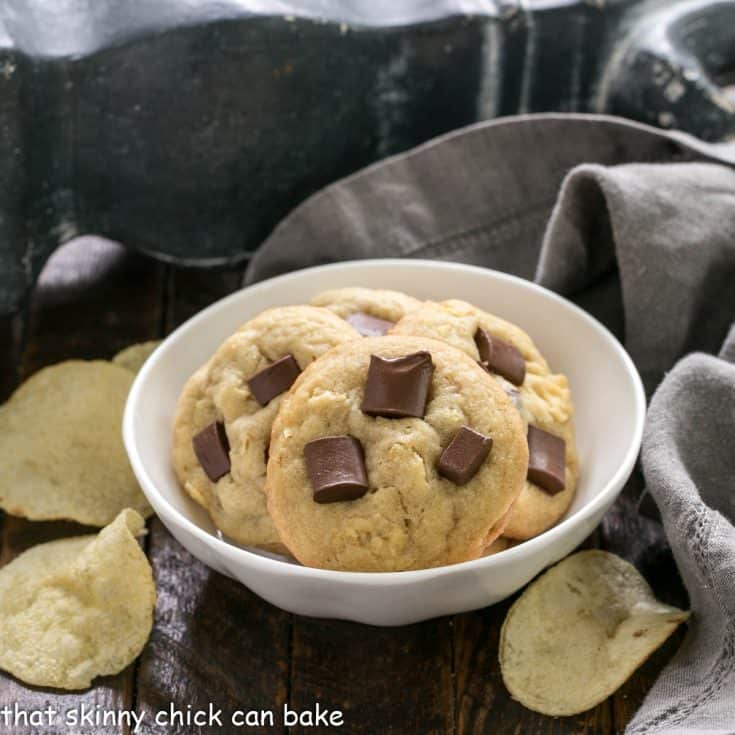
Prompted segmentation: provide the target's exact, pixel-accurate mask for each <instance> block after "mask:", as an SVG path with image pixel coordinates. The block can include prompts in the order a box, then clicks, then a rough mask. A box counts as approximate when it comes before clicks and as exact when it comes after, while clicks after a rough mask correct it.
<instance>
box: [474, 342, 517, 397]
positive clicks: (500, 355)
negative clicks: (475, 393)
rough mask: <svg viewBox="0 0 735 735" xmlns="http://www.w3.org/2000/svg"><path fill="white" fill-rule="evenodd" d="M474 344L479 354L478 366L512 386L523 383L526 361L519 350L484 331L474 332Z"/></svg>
mask: <svg viewBox="0 0 735 735" xmlns="http://www.w3.org/2000/svg"><path fill="white" fill-rule="evenodd" d="M475 344H476V345H477V350H478V352H479V353H480V364H481V365H482V366H483V367H484V368H485V369H486V370H488V371H490V372H492V373H497V374H498V375H501V376H502V377H504V378H505V379H506V380H508V381H510V382H511V383H513V384H514V385H521V383H523V379H524V378H525V377H526V361H525V360H524V359H523V355H522V354H521V352H520V350H518V349H517V348H515V347H513V345H511V344H509V343H508V342H503V340H502V339H498V338H497V337H493V336H492V335H491V334H490V333H489V332H487V331H486V330H484V329H478V330H477V331H476V332H475Z"/></svg>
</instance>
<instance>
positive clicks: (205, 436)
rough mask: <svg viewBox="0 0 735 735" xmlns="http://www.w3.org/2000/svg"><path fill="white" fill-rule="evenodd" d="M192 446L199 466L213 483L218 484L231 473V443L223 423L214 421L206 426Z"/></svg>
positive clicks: (193, 440) (195, 438) (194, 439)
mask: <svg viewBox="0 0 735 735" xmlns="http://www.w3.org/2000/svg"><path fill="white" fill-rule="evenodd" d="M191 444H192V447H193V448H194V454H195V455H196V458H197V459H198V460H199V464H200V465H201V466H202V469H203V470H204V473H205V474H206V475H207V477H208V478H209V479H210V480H211V481H212V482H217V480H219V479H220V478H221V477H224V476H225V475H226V474H227V473H228V472H229V471H230V442H229V441H228V439H227V432H226V431H225V425H224V424H223V423H221V422H220V421H213V422H212V423H211V424H209V426H205V427H204V428H203V429H202V430H201V431H200V432H199V433H198V434H197V435H196V436H195V437H194V438H193V439H192V440H191Z"/></svg>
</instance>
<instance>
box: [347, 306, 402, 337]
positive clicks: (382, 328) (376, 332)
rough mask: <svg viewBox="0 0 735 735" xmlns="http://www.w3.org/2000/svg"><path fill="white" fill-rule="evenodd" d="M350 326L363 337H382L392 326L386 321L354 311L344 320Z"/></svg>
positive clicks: (392, 324)
mask: <svg viewBox="0 0 735 735" xmlns="http://www.w3.org/2000/svg"><path fill="white" fill-rule="evenodd" d="M345 321H346V322H348V323H349V324H351V325H352V326H353V327H354V328H355V329H356V330H357V331H358V332H359V333H360V334H361V335H362V336H363V337H382V336H383V335H384V334H386V333H387V332H388V330H389V329H391V328H392V327H393V326H394V323H393V322H389V321H388V320H387V319H380V318H379V317H377V316H373V315H372V314H366V313H365V312H364V311H356V312H355V313H354V314H350V315H349V316H348V317H347V319H346V320H345Z"/></svg>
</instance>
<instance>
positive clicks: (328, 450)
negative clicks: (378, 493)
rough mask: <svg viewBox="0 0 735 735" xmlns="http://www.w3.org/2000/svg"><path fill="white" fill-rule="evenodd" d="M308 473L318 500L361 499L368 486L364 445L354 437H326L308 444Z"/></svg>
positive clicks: (323, 501) (324, 501) (305, 452)
mask: <svg viewBox="0 0 735 735" xmlns="http://www.w3.org/2000/svg"><path fill="white" fill-rule="evenodd" d="M304 459H305V460H306V472H307V474H308V475H309V480H310V481H311V486H312V489H313V491H314V500H315V501H316V502H317V503H339V502H342V501H344V500H357V499H358V498H361V497H362V496H363V495H364V494H365V493H366V492H367V489H368V481H367V471H366V470H365V456H364V454H363V451H362V445H361V444H360V442H359V441H357V439H355V438H354V437H352V436H325V437H322V438H321V439H315V440H314V441H311V442H309V443H308V444H307V445H306V446H305V447H304Z"/></svg>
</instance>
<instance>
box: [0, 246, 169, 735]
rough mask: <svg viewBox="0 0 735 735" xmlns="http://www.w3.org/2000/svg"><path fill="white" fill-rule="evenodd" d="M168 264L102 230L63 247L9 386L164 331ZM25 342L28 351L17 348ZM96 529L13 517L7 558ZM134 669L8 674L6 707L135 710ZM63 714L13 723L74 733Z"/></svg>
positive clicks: (0, 680)
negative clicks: (76, 680)
mask: <svg viewBox="0 0 735 735" xmlns="http://www.w3.org/2000/svg"><path fill="white" fill-rule="evenodd" d="M162 272H163V271H162V268H161V267H160V266H159V265H157V264H155V263H153V262H151V261H150V260H148V259H146V258H143V257H142V256H136V255H132V254H130V253H128V252H126V251H125V250H124V249H123V248H122V247H121V246H120V245H118V244H116V243H111V242H109V241H105V240H101V239H99V238H80V239H79V240H76V241H74V242H72V243H70V244H69V245H67V246H65V247H64V248H62V249H60V250H59V251H57V253H56V254H55V255H54V256H53V257H52V258H51V260H50V261H49V263H48V264H47V267H46V269H45V270H44V272H43V274H42V276H41V279H40V282H39V284H38V287H37V289H36V291H35V293H34V295H33V298H32V300H31V305H30V311H29V318H28V321H27V323H26V324H25V325H23V324H20V325H19V319H18V318H17V317H16V319H15V320H14V323H12V324H11V325H10V334H11V335H12V337H13V342H14V344H15V350H14V351H15V353H16V354H15V356H14V358H13V359H14V362H15V365H16V366H18V365H19V366H20V367H19V368H18V367H16V368H15V369H14V370H13V373H12V375H10V374H9V373H8V372H6V371H5V370H4V372H3V381H4V382H3V388H4V389H5V394H7V392H8V391H9V389H10V388H11V387H12V385H11V384H12V383H14V382H16V381H17V380H18V379H19V378H21V377H22V378H25V377H28V376H29V375H31V374H32V373H33V372H35V371H36V370H38V369H40V368H41V367H43V366H45V365H49V364H52V363H55V362H59V361H61V360H65V359H69V358H95V357H97V358H107V357H110V356H111V355H112V354H113V353H114V352H116V351H117V350H118V349H120V348H122V347H124V346H126V345H127V344H130V343H132V342H136V341H140V340H145V339H150V338H151V337H154V336H156V335H157V334H158V332H159V329H160V323H161V303H162V298H161V294H162V285H163V284H162V280H161V278H162ZM23 327H25V329H24V330H23ZM23 331H25V339H24V340H23V338H22V337H23V335H22V332H23ZM21 343H23V346H24V349H23V351H22V352H23V354H22V356H21V355H19V354H17V353H18V351H19V347H20V346H21ZM92 530H93V529H85V528H83V527H82V526H78V525H76V524H73V523H31V522H28V521H25V520H23V519H20V518H11V517H6V518H5V519H4V523H3V527H2V555H1V557H0V563H7V562H8V561H10V560H11V559H12V558H14V557H15V556H17V554H19V553H21V552H22V551H24V550H25V549H27V548H29V547H31V546H34V545H36V544H38V543H42V542H44V541H49V540H52V539H56V538H62V537H66V536H70V535H78V534H79V533H86V532H89V531H92ZM134 669H135V665H134V664H133V665H131V666H130V667H128V669H127V670H125V671H123V672H121V673H120V674H118V675H117V676H113V677H105V678H103V679H100V680H98V681H96V682H95V685H94V686H93V687H92V688H90V689H89V690H87V691H84V692H81V693H61V692H57V691H51V690H44V689H38V688H31V687H27V686H25V685H24V684H22V683H21V682H19V681H17V680H15V679H14V678H12V677H10V676H7V675H5V674H0V711H1V710H2V708H3V707H4V706H6V705H7V706H10V707H11V708H12V707H13V706H17V707H18V708H20V709H21V710H23V711H26V712H32V711H36V710H39V709H41V708H43V707H46V706H51V707H54V708H56V709H57V710H59V712H61V713H64V712H66V711H68V710H71V709H76V710H77V711H80V713H81V708H82V707H85V708H87V711H88V712H92V713H102V712H105V711H107V712H115V711H120V710H129V709H131V708H132V705H133V681H134ZM63 718H64V715H63V714H60V715H59V716H58V717H57V718H56V719H55V721H54V723H53V724H51V725H49V724H48V723H45V724H44V725H43V726H40V727H35V726H33V725H28V726H25V725H24V723H23V722H22V721H21V722H19V723H17V725H18V726H16V727H15V728H14V729H13V730H12V731H13V732H14V733H18V735H21V734H24V733H43V734H44V735H54V734H55V733H59V734H61V733H65V734H66V733H68V732H70V728H69V727H68V726H67V725H66V723H65V722H64V720H63ZM74 731H75V732H84V733H87V732H89V733H105V734H107V733H115V732H124V728H123V727H113V726H111V725H98V724H96V723H93V724H91V725H87V724H82V725H80V726H79V727H77V728H76V729H74Z"/></svg>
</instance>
